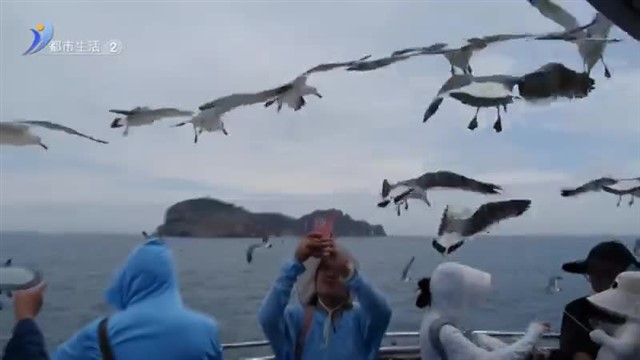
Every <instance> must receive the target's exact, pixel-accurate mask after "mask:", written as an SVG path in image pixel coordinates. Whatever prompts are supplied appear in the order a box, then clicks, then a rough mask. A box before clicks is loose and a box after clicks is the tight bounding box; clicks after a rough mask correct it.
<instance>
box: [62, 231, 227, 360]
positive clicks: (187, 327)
mask: <svg viewBox="0 0 640 360" xmlns="http://www.w3.org/2000/svg"><path fill="white" fill-rule="evenodd" d="M106 300H107V302H108V303H109V304H110V305H112V306H114V307H115V308H116V309H118V310H119V311H118V312H116V313H114V314H112V315H111V316H109V317H108V318H106V321H105V319H102V318H101V319H96V320H95V321H93V322H91V323H90V324H88V325H87V326H85V327H84V328H83V329H81V330H80V331H79V332H77V333H76V334H75V335H73V336H72V337H71V338H70V339H69V340H67V341H66V342H65V343H63V344H62V345H60V346H59V347H58V348H57V349H56V351H55V352H54V353H53V355H52V357H51V358H52V359H53V360H80V359H82V360H85V359H86V360H88V359H96V360H102V359H104V360H114V359H115V360H176V359H180V360H205V359H206V360H219V359H223V356H222V348H221V345H220V341H219V334H218V326H217V323H216V321H215V320H213V319H211V318H209V317H207V316H205V315H202V314H199V313H196V312H194V311H192V310H190V309H188V308H187V307H185V305H184V304H183V303H182V298H181V296H180V292H179V289H178V279H177V276H176V273H175V269H174V263H173V257H172V254H171V251H170V250H169V249H168V248H167V246H166V245H165V243H164V241H162V240H160V239H155V238H153V239H149V241H147V242H146V243H145V244H143V245H140V246H138V247H137V248H136V249H134V250H133V251H132V253H131V254H130V255H129V258H128V259H127V261H126V263H125V265H124V266H123V267H122V268H121V269H119V270H118V271H117V272H116V275H115V279H114V281H113V284H112V286H111V287H110V288H109V289H108V290H107V292H106ZM99 332H100V335H99ZM101 338H102V340H103V341H102V346H101V341H100V339H101Z"/></svg>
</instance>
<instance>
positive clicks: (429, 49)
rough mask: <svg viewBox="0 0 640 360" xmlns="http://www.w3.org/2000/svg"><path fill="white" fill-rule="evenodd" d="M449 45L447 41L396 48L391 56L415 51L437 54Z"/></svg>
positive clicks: (421, 53)
mask: <svg viewBox="0 0 640 360" xmlns="http://www.w3.org/2000/svg"><path fill="white" fill-rule="evenodd" d="M447 46H449V45H448V44H447V43H435V44H432V45H429V46H421V47H411V48H406V49H402V50H396V51H394V52H392V53H391V56H392V57H393V56H402V55H405V54H408V53H413V52H415V53H416V54H415V55H435V54H439V53H440V52H441V51H443V50H445V48H446V47H447Z"/></svg>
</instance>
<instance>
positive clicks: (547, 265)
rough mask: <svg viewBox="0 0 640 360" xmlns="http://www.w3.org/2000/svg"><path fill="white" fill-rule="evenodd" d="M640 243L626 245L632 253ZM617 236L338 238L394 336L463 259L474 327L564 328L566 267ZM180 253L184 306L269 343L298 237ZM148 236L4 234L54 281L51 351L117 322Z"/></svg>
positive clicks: (47, 317) (572, 288)
mask: <svg viewBox="0 0 640 360" xmlns="http://www.w3.org/2000/svg"><path fill="white" fill-rule="evenodd" d="M635 238H637V236H636V237H624V238H618V239H619V240H621V241H623V242H624V243H625V244H627V245H628V246H631V244H632V243H633V241H634V240H635ZM609 239H611V238H608V237H604V236H593V237H562V236H557V237H555V236H554V237H552V236H545V237H536V236H516V237H509V236H489V237H484V238H477V239H475V240H473V241H470V242H468V243H467V244H465V245H464V246H463V247H461V248H460V249H459V250H458V251H456V252H454V253H453V254H451V255H450V256H449V257H448V258H445V257H442V256H441V255H440V254H438V253H437V252H436V251H435V250H434V249H433V248H432V247H431V240H430V238H427V237H424V238H419V237H400V236H390V237H383V238H339V239H338V241H340V242H341V243H342V244H344V245H345V246H346V247H347V248H348V249H349V250H351V251H352V252H353V254H354V255H355V256H356V257H357V258H358V261H359V262H360V265H361V271H362V274H363V275H364V276H366V278H367V279H368V280H370V282H372V283H373V284H374V285H375V286H377V287H378V288H379V289H380V290H381V291H382V292H383V293H384V294H386V296H387V297H388V299H389V301H390V303H391V305H392V307H393V317H392V320H391V325H390V326H389V329H388V330H389V331H417V330H418V327H419V325H420V321H421V318H422V311H421V310H419V309H417V308H416V307H415V305H414V304H415V299H416V282H417V280H418V279H419V278H420V277H423V276H429V275H430V273H431V272H432V270H433V269H434V268H435V267H436V266H437V265H438V264H440V263H442V262H444V261H456V262H461V263H464V264H467V265H470V266H474V267H476V268H479V269H482V270H485V271H488V272H490V273H491V274H492V275H493V286H494V290H493V293H492V295H491V297H490V298H489V299H488V301H487V302H486V303H485V304H484V305H483V306H482V307H481V308H479V309H476V310H475V311H473V312H472V313H471V317H470V318H469V321H468V324H467V326H468V328H469V329H485V330H513V331H523V330H524V329H525V328H526V327H527V325H528V323H529V322H530V321H532V320H544V321H549V322H551V324H552V325H553V329H554V330H555V331H558V330H559V326H560V320H561V317H562V308H563V306H564V304H566V303H567V302H569V301H570V300H572V299H575V298H578V297H580V296H584V295H587V294H589V292H590V288H589V286H588V283H587V281H586V280H585V278H584V277H582V276H578V275H571V274H563V273H562V271H561V269H560V266H561V264H562V263H563V262H567V261H571V260H576V259H581V258H584V257H586V255H587V253H588V251H589V249H590V248H591V247H592V246H593V245H595V244H596V243H598V242H600V241H605V240H609ZM167 241H168V243H169V245H170V246H171V248H172V249H173V252H174V256H175V259H176V263H177V267H178V273H179V276H180V288H181V291H182V295H183V298H184V301H185V303H186V304H187V305H188V306H190V307H192V308H194V309H196V310H198V311H201V312H204V313H206V314H208V315H210V316H213V317H215V318H216V320H217V321H218V323H219V325H220V329H221V336H222V341H223V342H225V343H226V342H237V341H249V340H260V339H262V338H263V336H262V333H261V330H260V328H259V325H258V323H257V319H256V313H257V309H258V307H259V306H260V303H261V301H262V299H263V298H264V296H265V295H266V293H267V291H268V289H269V287H270V286H271V284H272V282H273V281H274V280H275V278H276V275H277V273H278V271H279V269H280V267H281V264H282V263H283V261H285V260H286V259H288V258H291V257H292V256H293V251H294V249H295V246H296V244H297V239H295V238H273V239H272V240H271V241H272V243H273V247H272V248H270V249H258V250H256V251H255V253H254V259H253V262H252V263H251V264H247V263H246V261H245V249H246V248H247V246H248V245H249V244H251V243H254V242H257V241H260V240H259V239H167ZM142 242H143V238H142V236H141V235H89V234H86V235H80V234H73V235H44V234H11V233H4V234H0V260H1V261H4V260H5V259H7V258H9V257H11V258H13V263H14V264H15V265H28V266H33V267H36V268H38V269H40V270H42V271H43V272H44V277H45V279H46V281H47V283H48V289H47V294H46V299H45V304H44V307H43V310H42V313H41V314H40V316H39V317H38V323H39V324H40V325H41V327H42V329H43V331H44V333H45V336H46V339H47V345H48V346H49V348H50V349H51V350H53V349H55V347H56V346H57V345H58V344H59V343H61V342H62V341H64V340H65V339H67V338H68V337H69V336H71V335H72V334H73V333H74V332H75V331H76V330H77V329H79V328H81V327H82V326H83V325H85V324H86V323H88V322H89V321H91V320H92V319H95V318H96V317H99V316H104V315H108V314H109V313H110V311H111V309H110V307H109V306H108V305H106V304H105V301H104V297H103V294H104V289H105V288H106V287H107V286H108V284H109V283H110V281H111V279H112V276H113V274H114V271H115V269H116V268H117V267H118V266H120V265H121V264H122V263H123V262H124V260H125V258H126V256H127V255H128V253H129V251H130V250H131V249H132V248H133V247H134V246H136V245H138V244H141V243H142ZM414 255H415V256H416V261H415V263H414V266H413V268H412V271H411V277H412V281H410V282H408V283H405V282H402V281H401V280H400V278H401V271H402V268H403V266H404V265H405V264H406V263H407V261H408V260H409V259H410V258H411V256H414ZM556 274H560V275H562V276H563V277H564V280H563V281H562V282H561V283H560V284H561V285H560V286H561V287H562V291H561V292H559V293H555V294H549V293H547V292H546V291H545V287H546V285H547V282H548V279H549V277H550V276H552V275H556ZM1 296H2V302H3V303H4V309H3V310H2V311H0V338H1V339H2V341H1V342H0V345H1V346H2V348H3V349H4V346H5V344H6V341H7V339H8V337H9V336H10V334H11V330H12V327H13V312H12V307H11V300H10V299H8V298H7V297H6V296H5V295H1ZM267 353H269V349H268V348H264V349H253V350H249V351H234V352H232V353H229V358H237V357H238V356H241V355H242V356H246V355H249V354H251V355H260V354H267Z"/></svg>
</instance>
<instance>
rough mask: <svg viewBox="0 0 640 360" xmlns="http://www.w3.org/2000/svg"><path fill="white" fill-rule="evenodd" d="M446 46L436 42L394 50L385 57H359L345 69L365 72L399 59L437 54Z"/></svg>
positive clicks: (393, 62)
mask: <svg viewBox="0 0 640 360" xmlns="http://www.w3.org/2000/svg"><path fill="white" fill-rule="evenodd" d="M446 46H447V44H445V43H436V44H433V45H431V46H428V47H424V48H411V49H405V50H400V51H396V52H394V53H393V54H391V55H390V56H385V57H381V58H378V59H374V60H368V61H364V60H362V59H361V60H360V61H357V62H355V63H354V64H352V65H350V66H349V67H348V68H347V71H358V72H365V71H372V70H377V69H380V68H383V67H387V66H389V65H391V64H395V63H397V62H400V61H405V60H408V59H410V58H412V57H414V56H419V55H433V54H438V53H440V52H439V51H441V50H442V49H443V48H444V47H446ZM408 52H413V54H405V53H408ZM365 60H366V59H365Z"/></svg>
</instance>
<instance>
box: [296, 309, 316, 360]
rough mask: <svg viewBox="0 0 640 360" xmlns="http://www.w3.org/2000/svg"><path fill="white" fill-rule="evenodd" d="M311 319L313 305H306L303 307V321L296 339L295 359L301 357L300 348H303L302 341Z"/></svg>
mask: <svg viewBox="0 0 640 360" xmlns="http://www.w3.org/2000/svg"><path fill="white" fill-rule="evenodd" d="M312 321H313V306H306V307H305V308H304V322H303V323H302V329H301V330H300V333H299V334H298V338H297V339H296V354H295V356H296V357H295V358H296V360H301V359H302V350H303V349H304V342H305V340H307V334H308V333H309V329H310V328H311V322H312Z"/></svg>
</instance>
